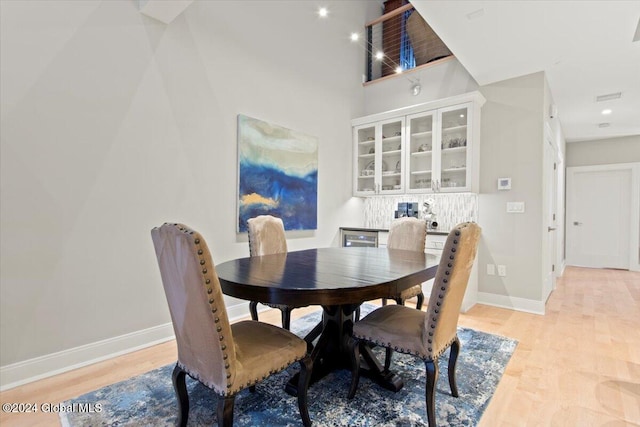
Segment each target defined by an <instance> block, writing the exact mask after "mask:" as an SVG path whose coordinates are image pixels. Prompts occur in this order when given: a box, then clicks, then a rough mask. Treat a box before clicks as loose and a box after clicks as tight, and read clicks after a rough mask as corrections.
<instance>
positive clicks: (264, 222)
mask: <svg viewBox="0 0 640 427" xmlns="http://www.w3.org/2000/svg"><path fill="white" fill-rule="evenodd" d="M247 230H248V234H249V255H250V256H262V255H272V254H281V253H286V252H287V239H286V237H285V234H284V224H283V222H282V219H280V218H276V217H275V216H271V215H259V216H257V217H254V218H249V219H248V220H247ZM266 305H268V306H269V307H272V308H277V309H279V310H280V314H281V316H282V327H283V328H285V329H287V330H288V329H289V328H290V326H291V310H292V309H293V307H290V306H288V305H284V304H266ZM249 311H250V312H251V318H252V319H253V320H258V302H257V301H251V302H250V303H249Z"/></svg>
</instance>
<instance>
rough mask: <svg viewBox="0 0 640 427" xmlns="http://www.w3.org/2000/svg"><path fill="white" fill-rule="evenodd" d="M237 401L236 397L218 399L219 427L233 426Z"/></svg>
mask: <svg viewBox="0 0 640 427" xmlns="http://www.w3.org/2000/svg"><path fill="white" fill-rule="evenodd" d="M235 399H236V396H235V395H233V396H225V397H220V398H219V399H218V427H232V426H233V404H234V403H235Z"/></svg>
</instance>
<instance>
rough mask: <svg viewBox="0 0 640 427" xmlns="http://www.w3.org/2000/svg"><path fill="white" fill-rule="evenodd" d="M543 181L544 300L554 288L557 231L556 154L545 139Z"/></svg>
mask: <svg viewBox="0 0 640 427" xmlns="http://www.w3.org/2000/svg"><path fill="white" fill-rule="evenodd" d="M544 155H545V162H544V164H545V177H544V179H545V182H544V197H545V216H546V219H545V224H544V225H545V226H546V229H545V230H543V235H544V237H545V238H546V250H545V252H544V271H543V274H544V276H543V277H544V283H543V287H542V292H543V295H542V296H543V300H544V301H546V300H547V298H549V295H550V294H551V291H553V290H554V289H555V288H556V274H555V260H556V247H557V244H556V239H557V236H558V233H557V220H556V211H557V209H556V201H557V194H558V168H557V161H556V158H557V154H556V150H555V148H554V147H553V145H552V143H551V141H550V140H548V139H547V140H546V141H545V151H544Z"/></svg>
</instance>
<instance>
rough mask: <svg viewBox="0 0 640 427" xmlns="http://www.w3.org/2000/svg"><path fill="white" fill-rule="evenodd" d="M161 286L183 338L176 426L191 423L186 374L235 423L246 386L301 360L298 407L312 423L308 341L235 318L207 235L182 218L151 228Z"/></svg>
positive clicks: (224, 421)
mask: <svg viewBox="0 0 640 427" xmlns="http://www.w3.org/2000/svg"><path fill="white" fill-rule="evenodd" d="M151 236H152V238H153V243H154V246H155V250H156V256H157V258H158V265H159V267H160V274H161V276H162V284H163V286H164V291H165V295H166V297H167V302H168V304H169V311H170V313H171V320H172V322H173V330H174V332H175V335H176V341H177V344H178V362H177V363H176V366H175V368H174V369H173V375H172V380H173V387H174V390H175V393H176V397H177V400H178V425H179V426H186V425H187V419H188V417H189V396H188V395H187V388H186V381H185V379H186V375H189V376H190V377H191V378H193V379H195V380H198V381H200V382H201V383H202V384H204V385H205V386H207V387H208V388H210V389H212V390H213V391H214V392H215V393H216V394H217V395H218V396H219V400H218V409H217V415H218V425H219V426H231V425H232V424H233V407H234V401H235V396H236V394H237V393H238V392H240V391H241V390H243V389H245V388H250V389H251V390H252V391H253V390H254V389H255V388H254V386H255V384H256V383H258V382H260V381H262V380H263V379H265V378H267V377H268V376H270V375H271V374H273V373H276V372H279V371H281V370H283V369H285V368H286V367H288V366H289V365H291V364H293V363H295V362H300V366H301V372H300V377H299V378H300V379H299V382H298V408H299V411H300V416H301V418H302V422H303V424H304V425H305V426H310V425H311V419H310V418H309V412H308V409H307V387H308V385H309V378H310V373H311V368H312V362H311V358H310V357H309V356H307V344H306V342H305V341H304V340H303V339H301V338H299V337H297V336H296V335H294V334H293V333H291V332H289V331H287V330H285V329H282V328H279V327H277V326H273V325H269V324H266V323H260V322H254V321H248V320H247V321H241V322H237V323H234V324H230V323H229V318H228V316H227V310H226V307H225V304H224V297H223V294H222V289H221V287H220V281H219V280H218V275H217V273H216V269H215V266H214V264H213V261H212V260H211V254H210V252H209V249H208V247H207V244H206V242H205V240H204V238H203V237H202V236H201V235H200V234H199V233H198V232H196V231H194V230H192V229H190V228H189V227H187V226H186V225H183V224H164V225H162V226H161V227H156V228H154V229H153V230H151Z"/></svg>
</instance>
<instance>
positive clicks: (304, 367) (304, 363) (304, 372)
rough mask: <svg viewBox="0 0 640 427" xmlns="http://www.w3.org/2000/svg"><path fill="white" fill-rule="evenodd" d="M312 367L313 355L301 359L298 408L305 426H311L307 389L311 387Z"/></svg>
mask: <svg viewBox="0 0 640 427" xmlns="http://www.w3.org/2000/svg"><path fill="white" fill-rule="evenodd" d="M312 368H313V362H312V361H311V357H309V356H306V357H305V358H304V359H302V360H301V361H300V376H299V377H298V410H299V411H300V418H302V424H303V425H304V426H305V427H309V426H310V425H311V418H310V417H309V407H308V405H307V389H308V388H309V380H311V371H312Z"/></svg>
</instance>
